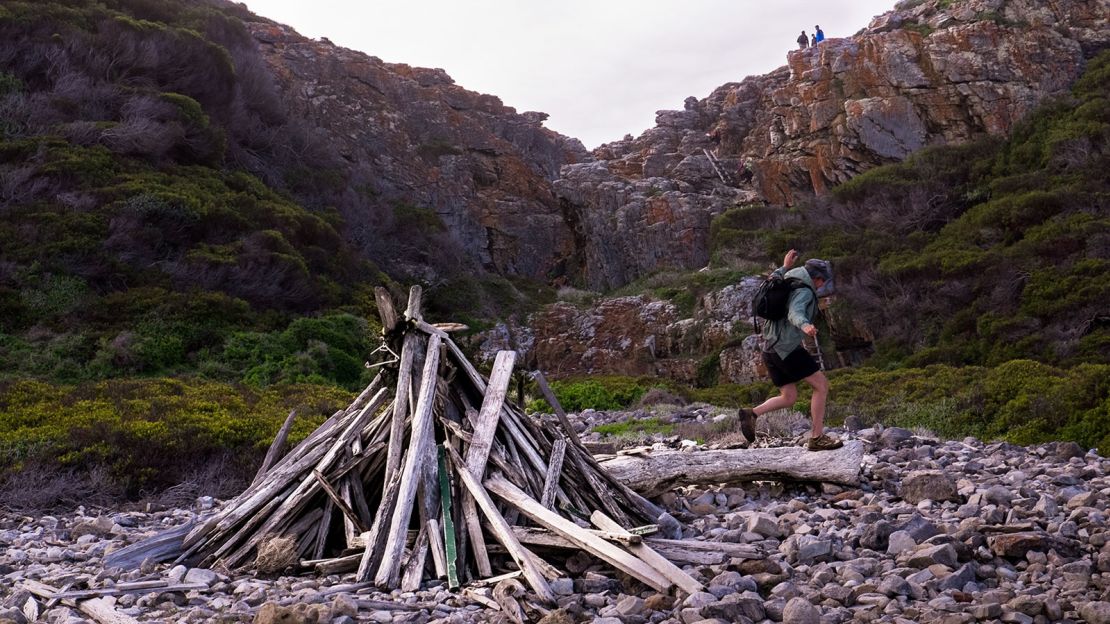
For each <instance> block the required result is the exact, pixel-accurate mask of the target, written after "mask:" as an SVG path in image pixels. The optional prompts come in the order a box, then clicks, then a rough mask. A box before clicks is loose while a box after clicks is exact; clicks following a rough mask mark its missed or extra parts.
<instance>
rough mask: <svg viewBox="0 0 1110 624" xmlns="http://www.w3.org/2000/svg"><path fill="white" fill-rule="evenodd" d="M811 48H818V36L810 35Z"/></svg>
mask: <svg viewBox="0 0 1110 624" xmlns="http://www.w3.org/2000/svg"><path fill="white" fill-rule="evenodd" d="M809 47H811V48H816V47H817V35H810V36H809Z"/></svg>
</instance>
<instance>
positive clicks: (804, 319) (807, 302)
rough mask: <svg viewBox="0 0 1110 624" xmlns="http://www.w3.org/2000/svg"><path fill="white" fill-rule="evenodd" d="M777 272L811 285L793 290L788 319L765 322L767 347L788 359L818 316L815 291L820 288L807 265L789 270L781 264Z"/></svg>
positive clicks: (764, 333) (764, 336) (764, 331)
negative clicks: (814, 282) (808, 325)
mask: <svg viewBox="0 0 1110 624" xmlns="http://www.w3.org/2000/svg"><path fill="white" fill-rule="evenodd" d="M775 273H777V274H779V275H781V276H783V277H785V278H790V277H796V278H798V279H800V280H802V282H804V283H805V285H806V286H809V288H798V289H796V290H795V291H794V292H792V293H790V303H789V304H788V310H787V313H786V318H784V319H782V320H779V321H764V322H763V341H764V342H763V350H764V351H768V352H770V351H772V350H774V352H775V353H777V354H778V355H779V357H781V358H785V357H786V356H788V355H790V352H791V351H793V350H794V349H797V348H798V346H799V345H801V344H802V339H803V338H804V337H805V334H804V333H802V327H804V326H805V325H806V324H807V323H813V319H814V318H815V317H816V316H817V297H816V295H815V294H814V290H816V288H815V287H814V285H813V280H812V279H811V278H810V277H809V273H807V272H806V269H805V267H798V268H796V269H790V270H789V271H787V270H786V267H779V268H777V269H775Z"/></svg>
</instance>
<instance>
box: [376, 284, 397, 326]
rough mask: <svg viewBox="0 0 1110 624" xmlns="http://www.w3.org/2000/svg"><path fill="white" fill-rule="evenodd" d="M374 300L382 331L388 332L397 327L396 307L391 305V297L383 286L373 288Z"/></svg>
mask: <svg viewBox="0 0 1110 624" xmlns="http://www.w3.org/2000/svg"><path fill="white" fill-rule="evenodd" d="M374 301H375V302H377V304H378V316H380V317H381V319H382V333H384V334H388V333H390V332H392V331H393V330H394V329H395V328H396V327H397V322H398V318H397V309H396V308H394V307H393V297H392V296H390V294H389V291H388V290H386V289H385V287H383V286H378V287H376V288H374Z"/></svg>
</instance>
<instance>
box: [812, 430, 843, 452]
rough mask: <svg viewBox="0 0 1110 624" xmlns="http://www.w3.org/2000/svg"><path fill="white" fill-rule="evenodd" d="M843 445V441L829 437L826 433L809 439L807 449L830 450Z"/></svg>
mask: <svg viewBox="0 0 1110 624" xmlns="http://www.w3.org/2000/svg"><path fill="white" fill-rule="evenodd" d="M842 446H844V443H843V442H841V441H840V440H837V439H836V438H830V437H829V436H828V435H825V434H823V433H822V434H821V435H819V436H817V437H816V438H810V439H809V446H808V447H807V448H809V450H811V451H831V450H833V449H838V448H840V447H842Z"/></svg>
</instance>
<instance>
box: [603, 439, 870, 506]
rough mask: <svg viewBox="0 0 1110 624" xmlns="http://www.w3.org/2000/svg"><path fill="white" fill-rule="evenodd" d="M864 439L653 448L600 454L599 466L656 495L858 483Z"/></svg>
mask: <svg viewBox="0 0 1110 624" xmlns="http://www.w3.org/2000/svg"><path fill="white" fill-rule="evenodd" d="M862 462H863V442H862V441H859V440H851V441H849V442H846V443H845V444H844V446H843V447H842V448H839V449H836V450H833V451H820V452H812V451H807V450H805V449H803V448H799V447H782V448H760V449H729V450H713V451H696V452H693V453H683V452H680V451H655V452H652V453H648V454H647V455H615V456H603V457H601V458H599V463H600V464H601V467H602V468H604V469H605V470H607V471H608V472H609V473H610V474H611V475H613V477H615V478H616V479H618V480H620V481H621V482H623V483H625V484H626V485H628V487H630V488H632V489H633V490H636V491H637V492H640V493H641V494H644V495H645V496H657V495H659V494H662V493H664V492H667V491H668V490H670V489H671V488H673V487H675V486H678V485H711V484H734V483H742V482H745V481H755V480H787V481H817V482H823V483H838V484H841V485H858V484H859V471H860V464H861V463H862Z"/></svg>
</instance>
